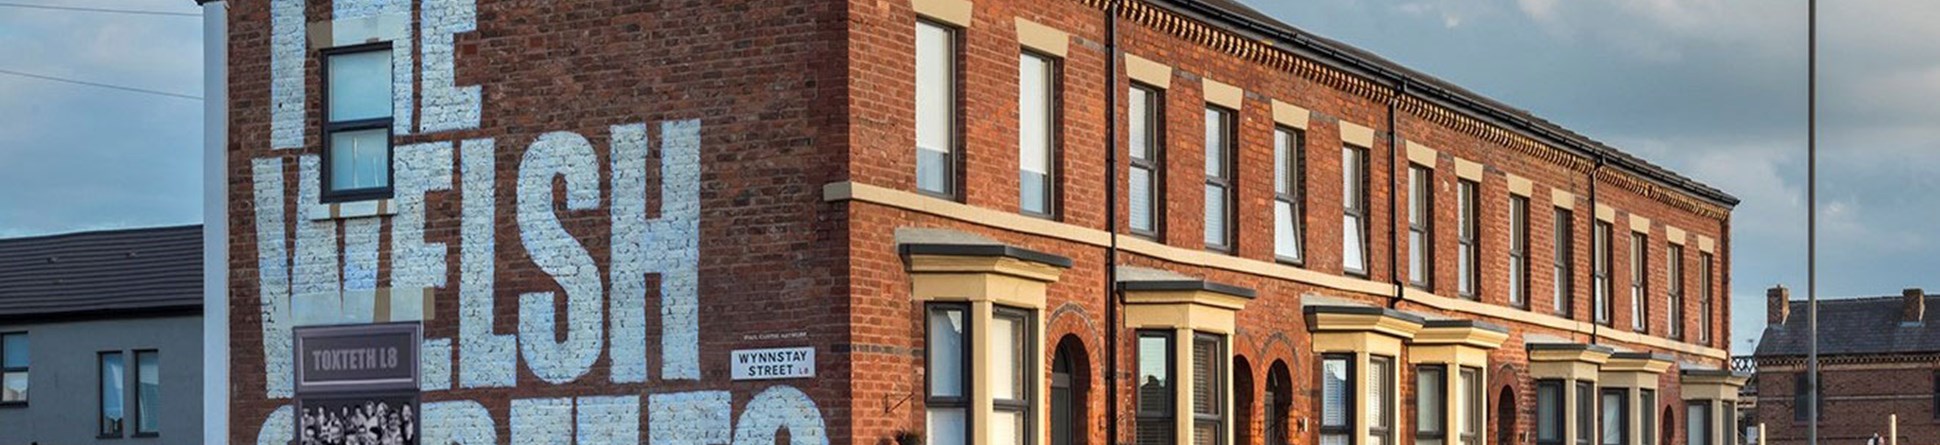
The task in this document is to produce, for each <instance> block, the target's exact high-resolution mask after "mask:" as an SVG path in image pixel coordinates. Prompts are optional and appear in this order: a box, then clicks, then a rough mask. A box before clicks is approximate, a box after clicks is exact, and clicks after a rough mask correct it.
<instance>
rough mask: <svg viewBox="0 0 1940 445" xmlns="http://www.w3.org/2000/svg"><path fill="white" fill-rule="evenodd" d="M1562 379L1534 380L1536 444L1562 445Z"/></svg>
mask: <svg viewBox="0 0 1940 445" xmlns="http://www.w3.org/2000/svg"><path fill="white" fill-rule="evenodd" d="M1563 391H1564V388H1563V381H1562V380H1541V381H1538V382H1536V445H1563V440H1564V439H1563V425H1564V421H1565V420H1564V419H1565V418H1566V417H1565V416H1564V412H1563V407H1565V406H1567V405H1565V404H1564V398H1563V395H1564V393H1563Z"/></svg>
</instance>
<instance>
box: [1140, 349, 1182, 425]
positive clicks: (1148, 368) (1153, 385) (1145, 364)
mask: <svg viewBox="0 0 1940 445" xmlns="http://www.w3.org/2000/svg"><path fill="white" fill-rule="evenodd" d="M1172 351H1173V348H1172V333H1171V332H1165V331H1139V333H1138V400H1137V402H1138V411H1137V415H1138V423H1137V425H1138V431H1137V433H1136V434H1137V436H1138V437H1137V442H1136V443H1137V444H1138V445H1174V444H1173V442H1172V435H1173V433H1174V431H1173V430H1174V429H1176V428H1174V426H1176V424H1175V423H1173V422H1174V419H1173V417H1172V416H1173V413H1175V412H1176V411H1177V409H1176V408H1177V406H1176V405H1174V404H1173V403H1172V394H1173V390H1172V388H1173V386H1172V385H1173V381H1172V356H1173V354H1172Z"/></svg>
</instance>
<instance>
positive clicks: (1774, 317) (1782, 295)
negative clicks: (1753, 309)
mask: <svg viewBox="0 0 1940 445" xmlns="http://www.w3.org/2000/svg"><path fill="white" fill-rule="evenodd" d="M1791 300H1792V290H1791V289H1786V288H1785V286H1772V288H1771V289H1766V290H1765V324H1768V325H1772V326H1784V325H1785V319H1787V318H1791V316H1792V304H1791Z"/></svg>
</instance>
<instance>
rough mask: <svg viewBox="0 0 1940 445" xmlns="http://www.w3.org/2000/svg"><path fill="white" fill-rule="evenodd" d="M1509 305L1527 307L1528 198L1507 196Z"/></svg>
mask: <svg viewBox="0 0 1940 445" xmlns="http://www.w3.org/2000/svg"><path fill="white" fill-rule="evenodd" d="M1509 305H1510V306H1515V307H1518V308H1523V309H1528V308H1529V198H1528V197H1525V196H1515V195H1511V196H1509Z"/></svg>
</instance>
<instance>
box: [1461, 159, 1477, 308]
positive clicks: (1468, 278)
mask: <svg viewBox="0 0 1940 445" xmlns="http://www.w3.org/2000/svg"><path fill="white" fill-rule="evenodd" d="M1479 188H1480V187H1479V186H1478V184H1476V183H1475V181H1469V180H1462V181H1457V182H1456V183H1455V196H1456V199H1457V200H1458V201H1460V203H1459V204H1460V205H1459V206H1457V207H1459V208H1458V209H1457V210H1458V211H1460V212H1461V216H1460V220H1461V221H1460V222H1461V224H1460V225H1461V227H1459V228H1458V230H1460V233H1458V234H1457V236H1456V238H1457V241H1458V244H1459V246H1460V248H1459V249H1458V251H1457V252H1455V253H1456V254H1457V257H1456V260H1455V263H1456V264H1455V265H1456V267H1455V269H1456V271H1457V272H1459V273H1460V277H1458V278H1457V280H1456V285H1457V286H1456V289H1455V290H1456V292H1457V293H1458V294H1460V295H1461V296H1462V297H1463V298H1467V299H1470V300H1480V299H1481V298H1482V289H1481V288H1482V249H1481V248H1480V247H1479V246H1477V245H1476V243H1477V241H1478V239H1479V238H1480V236H1479V233H1478V232H1480V230H1481V228H1480V227H1479V225H1480V224H1481V218H1482V209H1481V207H1482V205H1481V203H1480V202H1478V201H1477V198H1479V195H1477V194H1476V193H1478V191H1477V189H1479Z"/></svg>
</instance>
